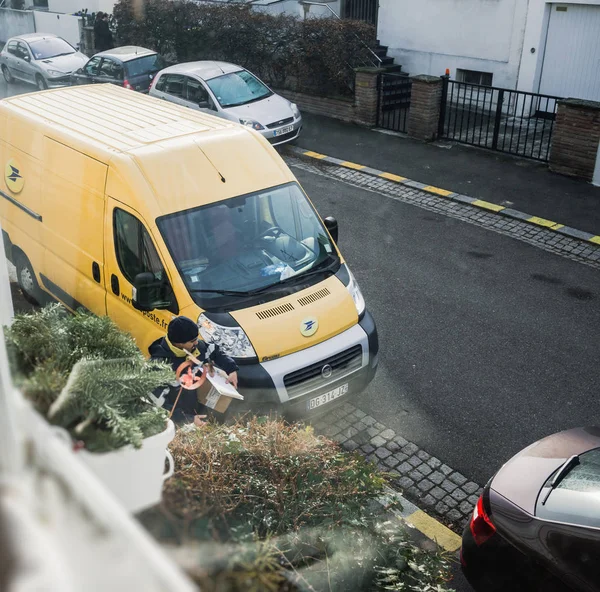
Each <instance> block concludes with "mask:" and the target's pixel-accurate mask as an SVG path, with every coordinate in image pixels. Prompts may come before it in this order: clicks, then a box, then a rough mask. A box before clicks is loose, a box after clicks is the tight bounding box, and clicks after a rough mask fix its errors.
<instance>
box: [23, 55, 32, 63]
mask: <svg viewBox="0 0 600 592" xmlns="http://www.w3.org/2000/svg"><path fill="white" fill-rule="evenodd" d="M23 59H24V60H25V61H26V62H31V56H28V55H26V56H23Z"/></svg>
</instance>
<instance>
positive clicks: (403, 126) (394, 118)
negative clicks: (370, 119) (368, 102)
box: [377, 72, 412, 133]
mask: <svg viewBox="0 0 600 592" xmlns="http://www.w3.org/2000/svg"><path fill="white" fill-rule="evenodd" d="M411 92H412V80H411V79H410V77H409V75H408V74H406V73H404V72H387V73H384V74H381V75H380V77H379V108H378V110H377V112H378V121H377V125H378V127H381V128H383V129H388V130H391V131H394V132H404V133H406V132H407V131H408V112H409V110H410V97H411Z"/></svg>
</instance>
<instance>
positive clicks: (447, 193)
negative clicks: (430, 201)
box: [423, 185, 453, 197]
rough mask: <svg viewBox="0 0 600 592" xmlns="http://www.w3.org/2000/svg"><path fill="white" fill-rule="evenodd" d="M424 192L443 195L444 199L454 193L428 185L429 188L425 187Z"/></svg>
mask: <svg viewBox="0 0 600 592" xmlns="http://www.w3.org/2000/svg"><path fill="white" fill-rule="evenodd" d="M423 191H429V193H437V194H438V195H443V196H444V197H448V196H449V195H451V194H452V193H453V192H452V191H447V190H446V189H440V188H439V187H434V186H433V185H427V187H423Z"/></svg>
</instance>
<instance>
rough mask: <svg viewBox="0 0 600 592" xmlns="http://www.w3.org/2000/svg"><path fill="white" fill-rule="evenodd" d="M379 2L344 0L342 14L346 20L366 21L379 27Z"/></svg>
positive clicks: (372, 0)
mask: <svg viewBox="0 0 600 592" xmlns="http://www.w3.org/2000/svg"><path fill="white" fill-rule="evenodd" d="M378 9H379V0H344V2H343V5H342V14H343V17H344V18H347V19H354V20H357V21H365V22H367V23H371V24H372V25H375V26H377V12H378Z"/></svg>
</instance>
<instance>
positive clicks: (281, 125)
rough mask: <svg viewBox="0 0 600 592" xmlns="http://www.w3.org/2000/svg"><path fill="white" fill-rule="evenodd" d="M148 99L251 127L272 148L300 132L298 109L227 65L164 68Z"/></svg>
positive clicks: (194, 63) (209, 64)
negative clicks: (271, 145) (165, 101)
mask: <svg viewBox="0 0 600 592" xmlns="http://www.w3.org/2000/svg"><path fill="white" fill-rule="evenodd" d="M150 95H152V96H154V97H159V98H161V99H165V100H167V101H171V102H172V103H177V104H179V105H184V106H186V107H190V108H192V109H199V110H200V111H204V112H205V113H210V114H211V115H216V116H218V117H222V118H223V119H229V120H230V121H235V122H237V123H241V124H243V125H246V126H248V127H251V128H252V129H254V130H256V131H257V132H259V133H260V134H262V135H263V136H264V137H265V138H266V139H267V140H268V141H269V142H270V143H271V144H273V145H274V146H277V145H278V144H284V143H285V142H290V141H292V140H295V139H296V138H297V137H298V136H299V134H300V131H301V130H302V116H301V115H300V111H299V109H298V106H297V105H295V104H294V103H292V102H291V101H288V100H287V99H284V98H283V97H281V96H279V95H277V94H275V93H274V92H273V91H272V90H271V89H270V88H269V87H268V86H267V85H266V84H265V83H264V82H261V81H260V80H259V79H258V78H257V77H256V76H254V74H251V73H250V72H248V70H245V69H244V68H242V67H241V66H236V65H235V64H228V63H227V62H188V63H186V64H177V65H176V66H171V67H169V68H165V69H164V70H161V71H160V72H159V73H158V74H157V75H156V77H155V78H154V82H153V83H152V86H151V87H150Z"/></svg>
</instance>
